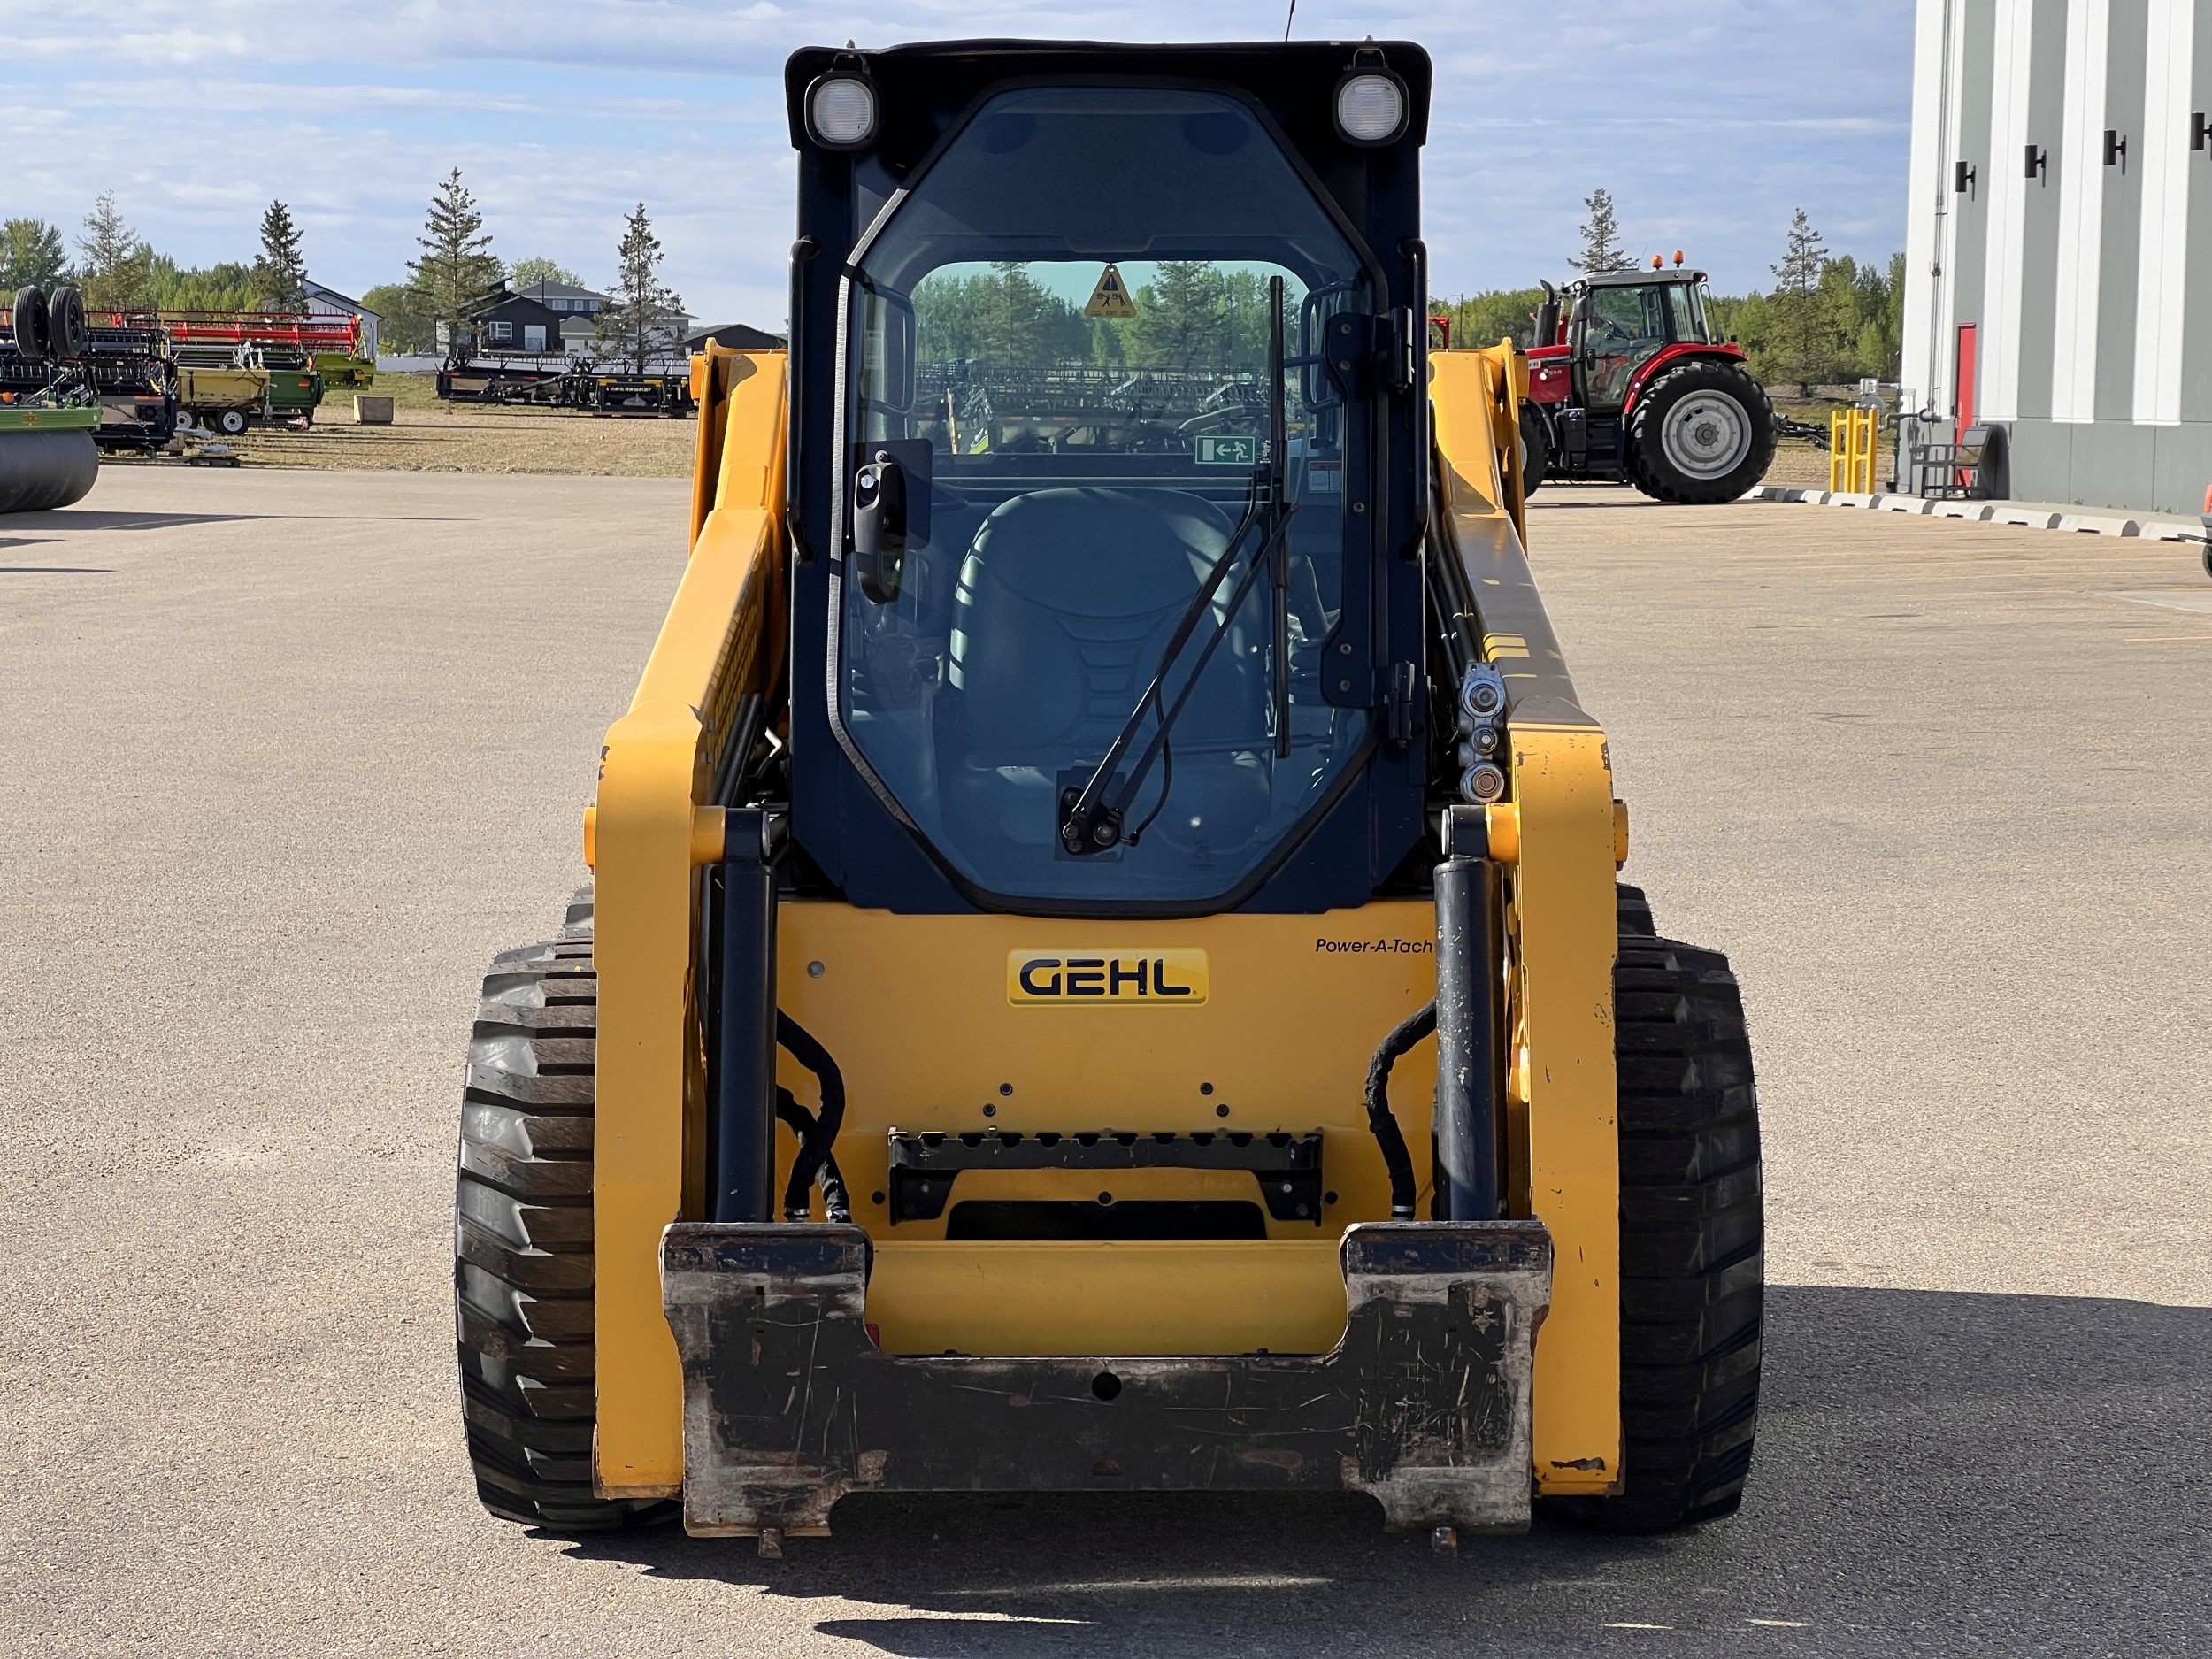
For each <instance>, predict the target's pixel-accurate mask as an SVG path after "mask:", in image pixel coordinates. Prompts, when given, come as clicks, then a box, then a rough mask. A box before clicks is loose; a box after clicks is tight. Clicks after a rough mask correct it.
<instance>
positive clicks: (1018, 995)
mask: <svg viewBox="0 0 2212 1659" xmlns="http://www.w3.org/2000/svg"><path fill="white" fill-rule="evenodd" d="M1206 989H1207V979H1206V953H1205V952H1204V951H1202V950H1131V949H1118V950H1105V949H1098V950H1053V949H1042V950H1010V951H1008V952H1007V953H1006V1000H1007V1001H1008V1002H1016V1003H1032V1004H1038V1005H1049V1006H1054V1007H1069V1006H1073V1005H1079V1004H1081V1003H1085V1002H1113V1003H1117V1004H1118V1005H1120V1006H1122V1007H1124V1008H1127V1007H1131V1006H1141V1005H1145V1004H1150V1005H1152V1006H1155V1007H1160V1008H1195V1007H1197V1006H1198V1005H1199V1004H1200V1003H1201V1002H1204V1001H1205V1000H1206Z"/></svg>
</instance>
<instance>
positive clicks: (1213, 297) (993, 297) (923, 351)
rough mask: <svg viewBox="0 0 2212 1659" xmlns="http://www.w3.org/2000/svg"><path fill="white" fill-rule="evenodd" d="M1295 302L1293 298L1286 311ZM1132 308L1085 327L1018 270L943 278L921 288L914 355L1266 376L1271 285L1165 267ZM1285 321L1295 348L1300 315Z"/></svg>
mask: <svg viewBox="0 0 2212 1659" xmlns="http://www.w3.org/2000/svg"><path fill="white" fill-rule="evenodd" d="M1295 295H1296V290H1295V289H1292V290H1290V292H1289V296H1286V302H1285V303H1286V309H1291V308H1293V307H1294V305H1295V303H1296V301H1295ZM1129 298H1130V303H1131V304H1132V305H1133V307H1134V309H1135V311H1136V315H1135V316H1133V317H1126V318H1111V317H1086V316H1085V315H1084V314H1083V311H1082V308H1081V307H1080V306H1078V305H1077V304H1075V303H1073V302H1072V301H1071V300H1069V299H1067V298H1065V297H1064V296H1061V295H1058V294H1055V293H1054V292H1052V290H1051V289H1049V288H1046V287H1045V286H1044V284H1042V283H1041V282H1040V281H1038V280H1037V279H1036V278H1035V277H1034V276H1033V275H1031V274H1030V272H1029V269H1028V267H1027V266H1025V265H1023V264H1021V263H1020V262H1019V261H1015V260H1009V261H1002V262H998V263H995V264H994V265H992V267H991V269H989V270H988V271H980V272H975V273H971V274H968V275H964V276H962V275H955V274H953V273H936V274H933V275H931V276H928V277H925V278H924V279H923V280H921V281H920V282H919V283H918V284H916V285H915V289H914V322H915V334H916V351H917V355H918V357H919V358H920V360H921V361H922V362H925V363H956V362H961V361H975V362H979V363H990V364H996V365H1003V366H1010V367H1029V368H1045V367H1061V366H1066V365H1078V364H1095V365H1127V366H1129V367H1132V368H1164V369H1178V370H1183V371H1204V372H1207V373H1229V374H1239V373H1248V374H1263V373H1265V372H1266V369H1267V351H1268V327H1267V279H1266V278H1265V277H1264V276H1263V275H1261V274H1260V273H1258V272H1256V271H1244V270H1234V269H1224V268H1222V267H1221V266H1219V265H1211V264H1208V263H1206V262H1204V261H1202V260H1167V261H1164V262H1163V263H1162V264H1161V265H1160V267H1159V270H1158V273H1157V275H1156V277H1155V279H1154V280H1152V281H1150V282H1147V283H1145V284H1143V285H1142V286H1141V287H1139V288H1135V289H1133V290H1132V291H1131V293H1130V296H1129ZM1285 320H1286V324H1287V326H1289V328H1290V329H1291V330H1292V331H1294V330H1295V328H1296V326H1297V317H1296V315H1295V311H1294V310H1292V314H1291V315H1289V316H1288V317H1286V319H1285ZM1295 337H1296V336H1295V333H1294V332H1293V333H1292V334H1291V338H1293V339H1295Z"/></svg>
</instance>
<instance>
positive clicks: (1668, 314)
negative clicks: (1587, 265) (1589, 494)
mask: <svg viewBox="0 0 2212 1659" xmlns="http://www.w3.org/2000/svg"><path fill="white" fill-rule="evenodd" d="M1567 295H1568V299H1569V302H1570V305H1569V310H1568V312H1567V342H1566V343H1567V353H1568V357H1569V360H1570V361H1571V363H1572V364H1573V365H1574V373H1575V377H1576V380H1577V382H1578V386H1579V388H1580V390H1581V393H1582V401H1583V406H1584V407H1585V408H1586V409H1588V410H1590V411H1593V412H1597V411H1606V412H1611V411H1617V410H1619V409H1620V408H1621V407H1622V406H1623V405H1624V403H1626V402H1627V401H1628V391H1629V388H1630V386H1631V384H1632V382H1633V381H1634V380H1636V379H1637V373H1636V372H1637V370H1639V369H1640V368H1641V367H1642V366H1643V365H1645V364H1647V363H1648V362H1650V361H1651V359H1652V358H1654V357H1656V356H1658V355H1659V354H1660V353H1661V352H1662V351H1664V350H1665V349H1667V348H1668V347H1669V346H1683V345H1687V346H1712V345H1717V344H1718V343H1719V342H1718V341H1717V339H1716V338H1715V336H1714V334H1713V330H1712V326H1711V325H1710V324H1709V322H1708V320H1707V319H1706V314H1705V273H1703V272H1702V271H1682V270H1676V271H1668V272H1662V271H1650V272H1644V271H1624V272H1616V273H1610V274H1608V275H1604V276H1593V277H1585V278H1582V279H1581V280H1578V281H1576V282H1572V283H1570V284H1569V285H1568V288H1567Z"/></svg>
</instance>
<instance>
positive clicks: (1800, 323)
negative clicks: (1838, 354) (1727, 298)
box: [1767, 208, 1832, 397]
mask: <svg viewBox="0 0 2212 1659" xmlns="http://www.w3.org/2000/svg"><path fill="white" fill-rule="evenodd" d="M1827 258H1828V250H1827V249H1826V248H1824V247H1823V246H1822V245H1821V241H1820V233H1819V232H1818V231H1816V230H1815V229H1814V228H1813V225H1812V221H1811V220H1810V219H1808V218H1806V216H1805V210H1804V209H1803V208H1799V209H1798V210H1797V216H1796V217H1795V218H1794V219H1792V220H1791V221H1790V235H1789V242H1788V245H1787V246H1786V248H1785V249H1784V250H1783V253H1782V262H1781V263H1780V264H1779V265H1770V266H1768V267H1767V268H1768V269H1769V270H1770V271H1772V272H1773V273H1774V292H1773V293H1772V294H1771V295H1770V296H1768V304H1769V305H1770V307H1771V308H1772V310H1773V312H1774V344H1775V348H1776V351H1777V357H1776V360H1775V361H1776V366H1777V367H1778V369H1779V370H1780V371H1781V373H1782V378H1783V379H1785V380H1795V381H1796V382H1797V383H1798V395H1799V396H1802V397H1809V396H1812V384H1813V381H1814V380H1816V378H1817V377H1818V376H1819V375H1821V374H1822V373H1824V372H1825V371H1826V370H1827V369H1828V368H1829V366H1830V363H1829V359H1830V357H1831V356H1832V354H1831V353H1829V352H1827V351H1825V350H1824V349H1823V347H1824V344H1825V342H1824V340H1823V338H1822V336H1823V334H1824V332H1825V330H1824V326H1823V324H1824V320H1825V319H1824V317H1823V315H1822V311H1823V307H1822V304H1821V301H1820V282H1821V273H1822V271H1823V269H1824V265H1825V262H1826V261H1827Z"/></svg>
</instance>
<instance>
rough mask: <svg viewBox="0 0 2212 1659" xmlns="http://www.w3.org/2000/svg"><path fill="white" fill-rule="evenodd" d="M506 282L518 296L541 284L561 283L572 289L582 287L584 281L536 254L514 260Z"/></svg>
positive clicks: (570, 271)
mask: <svg viewBox="0 0 2212 1659" xmlns="http://www.w3.org/2000/svg"><path fill="white" fill-rule="evenodd" d="M507 280H508V282H509V283H510V284H511V286H512V287H513V288H514V290H515V292H516V293H518V294H527V293H528V292H529V291H530V290H531V289H532V288H535V287H537V286H538V284H539V283H541V282H561V283H565V284H566V285H567V286H568V287H570V288H581V287H583V286H584V279H583V278H581V277H580V276H578V275H577V274H576V273H574V272H573V271H572V270H570V269H569V268H568V267H567V266H566V265H562V264H561V263H560V262H559V261H557V260H554V259H549V258H547V257H545V256H544V255H543V254H537V253H534V254H532V255H531V256H530V257H528V258H527V259H518V260H516V261H515V263H514V265H513V267H512V268H511V269H510V270H509V271H508V273H507Z"/></svg>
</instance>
